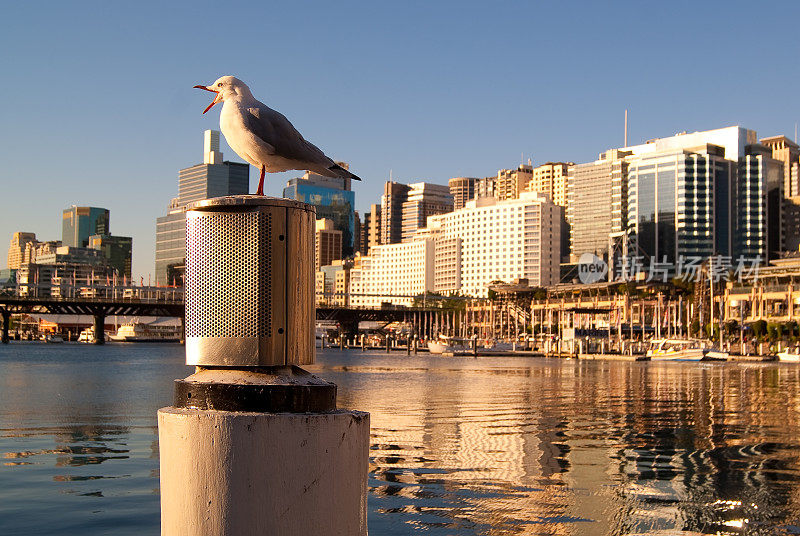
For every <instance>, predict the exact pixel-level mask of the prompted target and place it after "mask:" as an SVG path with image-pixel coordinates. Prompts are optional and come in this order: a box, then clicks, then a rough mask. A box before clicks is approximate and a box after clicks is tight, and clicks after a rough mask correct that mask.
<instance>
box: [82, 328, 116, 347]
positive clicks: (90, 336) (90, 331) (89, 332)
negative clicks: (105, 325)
mask: <svg viewBox="0 0 800 536" xmlns="http://www.w3.org/2000/svg"><path fill="white" fill-rule="evenodd" d="M103 337H104V338H105V340H108V337H109V336H108V334H107V333H104V334H103ZM78 342H84V343H87V344H91V343H93V342H94V328H93V327H91V328H86V329H84V330H83V331H81V333H80V335H78Z"/></svg>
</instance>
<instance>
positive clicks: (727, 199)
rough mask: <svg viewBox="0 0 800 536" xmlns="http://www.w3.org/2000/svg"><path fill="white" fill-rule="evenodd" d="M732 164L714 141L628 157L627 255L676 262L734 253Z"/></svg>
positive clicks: (647, 259)
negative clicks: (705, 144) (702, 144)
mask: <svg viewBox="0 0 800 536" xmlns="http://www.w3.org/2000/svg"><path fill="white" fill-rule="evenodd" d="M698 149H699V148H698ZM734 166H735V163H734V162H732V161H730V160H726V159H725V158H724V149H722V148H721V147H717V146H714V145H710V144H709V145H707V146H706V147H705V148H702V149H699V150H698V151H697V152H694V151H688V150H675V151H670V152H664V153H656V154H651V155H646V156H642V157H638V158H632V159H630V161H629V169H628V237H629V244H630V248H631V249H630V251H629V254H630V255H633V256H643V257H644V258H645V260H646V262H645V265H647V264H648V263H649V260H650V259H651V258H653V259H654V260H655V261H657V262H667V263H669V264H670V265H672V266H675V265H677V263H678V261H679V259H680V258H681V256H683V257H684V258H687V257H702V258H703V259H705V258H706V257H709V256H711V255H715V254H719V255H732V254H733V252H734V248H733V244H732V232H731V231H732V222H731V214H732V213H733V206H734V198H733V196H732V187H731V185H732V183H733V182H732V181H733V180H734V178H735V173H736V171H735V168H734Z"/></svg>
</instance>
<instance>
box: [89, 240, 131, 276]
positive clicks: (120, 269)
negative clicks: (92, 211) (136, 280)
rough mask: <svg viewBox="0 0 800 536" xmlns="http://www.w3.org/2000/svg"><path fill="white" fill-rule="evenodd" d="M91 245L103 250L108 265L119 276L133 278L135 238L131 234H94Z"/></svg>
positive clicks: (93, 247)
mask: <svg viewBox="0 0 800 536" xmlns="http://www.w3.org/2000/svg"><path fill="white" fill-rule="evenodd" d="M89 247H90V248H92V249H98V250H100V251H102V252H103V255H104V256H105V258H106V260H107V261H108V265H109V266H110V267H111V269H112V270H114V271H115V272H116V273H117V275H118V276H119V277H126V278H127V279H130V278H131V259H132V256H133V238H131V237H130V236H116V235H114V236H109V235H92V236H90V237H89Z"/></svg>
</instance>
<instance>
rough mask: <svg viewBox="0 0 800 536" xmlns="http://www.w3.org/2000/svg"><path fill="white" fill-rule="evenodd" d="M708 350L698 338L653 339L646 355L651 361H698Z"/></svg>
mask: <svg viewBox="0 0 800 536" xmlns="http://www.w3.org/2000/svg"><path fill="white" fill-rule="evenodd" d="M708 351H709V349H708V348H707V347H706V344H705V342H704V341H701V340H700V339H653V340H651V341H650V345H649V348H648V349H647V357H648V358H649V359H650V360H651V361H700V360H702V359H704V358H705V357H706V354H707V353H708Z"/></svg>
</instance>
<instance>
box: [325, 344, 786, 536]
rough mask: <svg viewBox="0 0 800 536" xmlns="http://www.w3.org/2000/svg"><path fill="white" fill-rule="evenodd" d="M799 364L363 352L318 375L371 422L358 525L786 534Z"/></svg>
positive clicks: (461, 530)
mask: <svg viewBox="0 0 800 536" xmlns="http://www.w3.org/2000/svg"><path fill="white" fill-rule="evenodd" d="M330 359H332V360H334V359H336V357H335V356H331V357H330ZM404 362H408V363H410V364H412V366H410V367H408V368H406V367H404V366H403V363H404ZM387 363H391V366H387ZM798 370H800V369H798V368H796V367H787V366H782V365H758V366H750V365H746V366H740V365H727V364H713V365H703V364H691V365H686V364H672V363H661V364H659V363H602V362H578V361H572V362H563V361H562V362H553V361H545V360H539V361H524V360H513V359H506V360H495V361H493V362H488V361H486V360H478V361H476V360H471V359H470V360H466V359H462V360H459V359H451V360H449V361H448V360H443V359H439V360H438V361H437V360H435V359H432V358H416V359H414V360H410V361H404V360H402V359H398V358H396V357H385V356H382V357H379V356H373V357H372V359H371V360H368V364H366V365H364V366H354V365H352V364H351V365H348V366H347V373H346V374H344V370H342V369H339V368H338V367H337V366H336V365H333V364H331V365H329V366H326V367H320V370H319V372H321V373H322V374H323V375H325V376H326V377H329V378H331V379H333V380H334V381H337V382H339V383H340V392H341V391H345V392H346V393H347V394H346V398H345V399H343V400H340V405H342V406H348V407H354V408H359V409H363V410H366V411H370V412H371V413H372V452H371V454H372V458H371V460H372V467H371V480H370V486H371V490H372V494H373V497H374V498H375V500H374V501H373V503H372V504H373V505H374V507H375V508H376V512H375V514H373V515H372V517H371V518H370V523H372V525H371V527H377V528H379V529H384V530H386V529H390V530H391V529H392V527H395V528H398V527H400V526H401V525H404V526H406V527H407V529H406V532H402V533H409V532H408V527H414V528H419V529H422V528H425V529H427V531H428V532H431V531H432V532H433V533H436V534H614V535H628V534H665V533H668V534H692V533H695V534H743V533H747V534H786V533H791V529H790V528H788V527H790V526H792V525H796V524H797V519H798V508H797V502H798V501H797V495H798V487H799V486H798V483H797V480H798V479H797V477H798V466H797V446H798V420H799V419H798V408H799V407H800V405H798V396H800V395H798V383H800V381H799V380H800V374H799V373H798ZM333 376H337V377H333ZM342 387H345V389H342ZM378 532H380V530H379V531H378ZM376 533H377V532H376ZM394 533H401V532H399V531H395V532H394Z"/></svg>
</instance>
